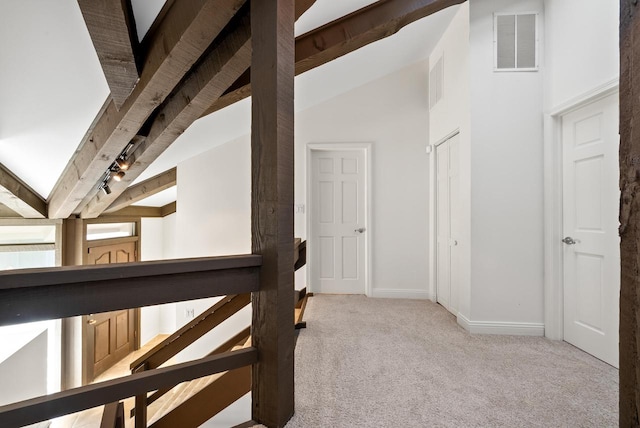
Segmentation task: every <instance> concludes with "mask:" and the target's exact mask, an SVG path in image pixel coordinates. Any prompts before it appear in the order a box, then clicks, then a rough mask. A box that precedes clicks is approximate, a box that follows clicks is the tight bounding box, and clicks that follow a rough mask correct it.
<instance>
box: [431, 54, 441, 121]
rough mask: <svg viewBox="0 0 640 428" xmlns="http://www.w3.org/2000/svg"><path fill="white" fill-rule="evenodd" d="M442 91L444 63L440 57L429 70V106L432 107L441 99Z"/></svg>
mask: <svg viewBox="0 0 640 428" xmlns="http://www.w3.org/2000/svg"><path fill="white" fill-rule="evenodd" d="M443 93H444V63H443V62H442V57H440V59H439V60H438V61H437V62H436V65H434V66H433V68H432V69H431V71H429V108H430V109H432V108H433V107H434V106H435V105H436V104H438V102H439V101H440V100H441V99H442V95H443Z"/></svg>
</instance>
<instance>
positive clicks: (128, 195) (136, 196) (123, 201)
mask: <svg viewBox="0 0 640 428" xmlns="http://www.w3.org/2000/svg"><path fill="white" fill-rule="evenodd" d="M177 176H178V174H177V169H176V168H171V169H170V170H168V171H165V172H163V173H160V174H158V175H156V176H154V177H151V178H149V179H147V180H144V181H143V182H141V183H138V184H136V185H134V186H131V187H129V188H127V190H125V191H124V192H122V194H121V195H120V196H118V198H117V199H116V200H115V201H113V203H112V204H111V205H110V206H109V208H108V209H107V210H106V212H114V211H118V210H121V209H123V208H125V207H128V206H129V205H131V204H135V203H136V202H139V201H141V200H143V199H146V198H148V197H149V196H153V195H155V194H156V193H160V192H162V191H163V190H166V189H168V188H170V187H173V186H175V185H176V184H177V182H178V178H177Z"/></svg>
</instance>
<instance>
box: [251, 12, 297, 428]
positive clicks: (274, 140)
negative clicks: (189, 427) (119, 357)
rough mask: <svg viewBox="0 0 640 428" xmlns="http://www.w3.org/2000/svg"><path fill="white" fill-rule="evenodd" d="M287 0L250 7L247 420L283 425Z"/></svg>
mask: <svg viewBox="0 0 640 428" xmlns="http://www.w3.org/2000/svg"><path fill="white" fill-rule="evenodd" d="M294 22H295V14H294V7H293V1H292V0H270V1H253V2H251V34H252V57H251V69H252V71H251V78H252V81H253V91H254V93H253V99H252V101H253V104H252V109H251V248H252V252H253V253H254V254H261V255H262V256H263V265H262V269H261V271H260V290H259V291H258V292H255V293H253V295H252V303H253V305H252V307H253V322H252V324H251V326H252V327H251V337H252V342H253V346H255V347H256V348H257V349H258V355H259V359H258V362H257V364H254V366H253V376H252V379H253V383H252V388H251V395H252V418H253V420H255V421H256V422H259V423H261V424H263V425H266V426H268V427H283V426H284V425H285V424H286V423H287V421H288V420H289V419H290V418H291V416H292V415H293V412H294V384H293V349H294V329H293V326H292V322H291V320H292V319H293V317H294V310H293V305H292V304H291V302H292V301H293V264H294V262H293V252H294V251H293V250H294V249H293V242H294V237H293V117H294V105H293V95H294V92H293V79H294V63H295V56H294V51H295V39H294V34H293V26H294Z"/></svg>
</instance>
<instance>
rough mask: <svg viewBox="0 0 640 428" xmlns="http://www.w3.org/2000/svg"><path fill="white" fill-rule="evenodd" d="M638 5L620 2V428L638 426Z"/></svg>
mask: <svg viewBox="0 0 640 428" xmlns="http://www.w3.org/2000/svg"><path fill="white" fill-rule="evenodd" d="M638 64H640V4H636V2H635V1H627V0H621V1H620V190H621V198H622V199H621V203H620V258H621V261H622V265H621V282H620V372H619V376H620V401H619V403H620V426H621V427H637V426H639V425H640V360H639V358H640V353H639V345H640V328H639V326H640V275H639V272H640V259H639V258H638V253H639V252H640V245H639V243H640V132H638V129H640V98H639V97H638V95H639V94H640V73H638Z"/></svg>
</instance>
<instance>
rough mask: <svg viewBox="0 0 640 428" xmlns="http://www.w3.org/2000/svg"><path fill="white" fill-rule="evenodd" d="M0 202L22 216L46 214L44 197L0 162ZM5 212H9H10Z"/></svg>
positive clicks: (40, 216) (43, 215) (31, 216)
mask: <svg viewBox="0 0 640 428" xmlns="http://www.w3.org/2000/svg"><path fill="white" fill-rule="evenodd" d="M0 204H2V205H4V206H6V207H7V208H8V209H9V210H11V211H13V212H15V213H17V214H18V215H20V216H22V217H24V218H45V217H46V216H47V203H46V202H45V201H44V199H43V198H42V197H41V196H40V195H38V194H37V193H36V192H35V191H34V190H33V189H32V188H31V187H29V186H28V185H27V184H26V183H25V182H23V181H22V180H20V179H19V178H18V177H17V176H16V175H14V174H13V173H12V172H11V171H9V169H8V168H7V167H5V166H4V165H2V164H0ZM3 212H6V210H3ZM6 213H7V214H10V212H6Z"/></svg>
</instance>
